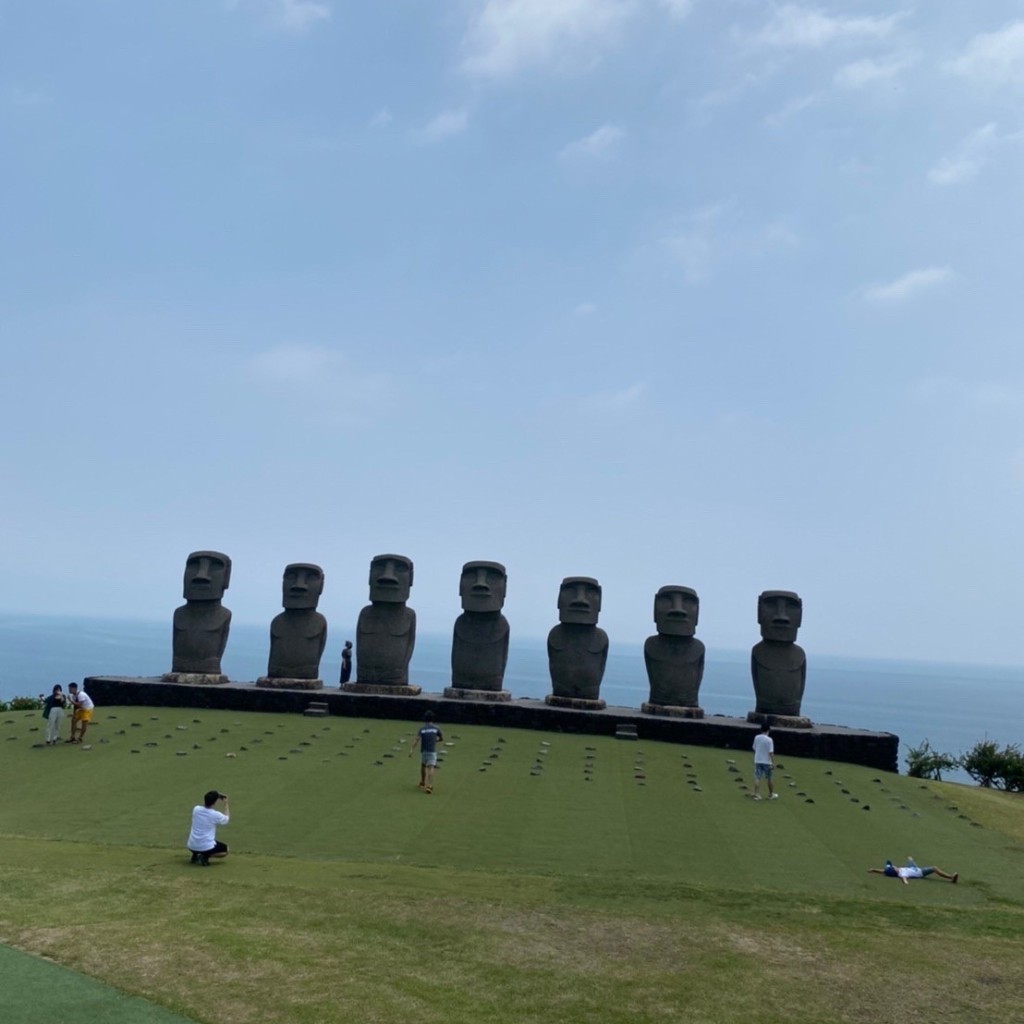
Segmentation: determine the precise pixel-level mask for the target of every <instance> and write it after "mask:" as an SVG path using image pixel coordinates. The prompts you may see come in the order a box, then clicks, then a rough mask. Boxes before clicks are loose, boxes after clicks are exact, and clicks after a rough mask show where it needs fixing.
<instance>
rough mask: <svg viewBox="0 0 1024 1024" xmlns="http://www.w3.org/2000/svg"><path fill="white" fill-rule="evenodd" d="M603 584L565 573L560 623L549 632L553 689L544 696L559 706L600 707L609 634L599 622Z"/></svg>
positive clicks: (561, 594)
mask: <svg viewBox="0 0 1024 1024" xmlns="http://www.w3.org/2000/svg"><path fill="white" fill-rule="evenodd" d="M600 612H601V584H600V583H598V582H597V580H595V579H591V578H590V577H589V576H566V578H565V579H564V580H562V586H561V588H560V589H559V591H558V620H559V624H558V625H557V626H555V627H554V628H553V629H552V630H551V632H550V633H548V671H549V672H550V673H551V689H552V692H551V693H550V694H548V696H547V697H545V698H544V700H545V702H546V703H548V704H554V705H557V706H559V707H569V708H580V709H584V710H600V709H601V708H603V707H604V706H605V703H604V701H603V700H601V698H600V692H601V680H602V679H603V678H604V666H605V663H606V662H607V661H608V634H607V633H606V632H605V631H604V630H603V629H601V628H599V627H598V625H597V617H598V615H599V614H600Z"/></svg>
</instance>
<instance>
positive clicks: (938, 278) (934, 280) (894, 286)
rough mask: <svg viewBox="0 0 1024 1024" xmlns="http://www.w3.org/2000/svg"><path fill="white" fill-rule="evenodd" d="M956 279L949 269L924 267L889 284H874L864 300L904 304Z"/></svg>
mask: <svg viewBox="0 0 1024 1024" xmlns="http://www.w3.org/2000/svg"><path fill="white" fill-rule="evenodd" d="M954 277H955V275H954V273H953V271H952V270H951V269H950V268H949V267H924V268H922V269H921V270H911V271H910V272H909V273H907V274H904V275H903V276H902V277H898V278H896V280H895V281H890V282H888V284H874V285H870V286H869V287H867V288H865V289H864V298H865V299H867V300H868V301H869V302H902V301H903V300H904V299H909V298H911V297H912V296H914V295H919V294H920V293H921V292H925V291H929V290H930V289H932V288H938V287H939V286H940V285H944V284H947V283H949V282H950V281H952V280H953V278H954Z"/></svg>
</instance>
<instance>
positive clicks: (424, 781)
mask: <svg viewBox="0 0 1024 1024" xmlns="http://www.w3.org/2000/svg"><path fill="white" fill-rule="evenodd" d="M443 742H444V733H442V732H441V730H440V729H438V727H437V726H436V725H434V712H433V711H428V712H427V713H426V714H425V715H424V716H423V726H422V728H421V729H420V731H419V732H418V733H416V739H415V740H414V741H413V744H412V746H411V747H410V748H409V756H410V757H412V753H413V751H414V750H415V749H416V748H417V747H419V748H420V781H419V784H418V785H419V788H420V789H423V790H426V792H427V793H433V792H434V769H435V768H436V767H437V745H438V743H443Z"/></svg>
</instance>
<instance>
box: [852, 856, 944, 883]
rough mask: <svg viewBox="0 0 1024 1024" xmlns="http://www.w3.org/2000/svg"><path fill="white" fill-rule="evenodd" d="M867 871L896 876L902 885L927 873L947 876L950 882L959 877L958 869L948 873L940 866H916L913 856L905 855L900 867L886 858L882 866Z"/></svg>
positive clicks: (925, 876)
mask: <svg viewBox="0 0 1024 1024" xmlns="http://www.w3.org/2000/svg"><path fill="white" fill-rule="evenodd" d="M868 873H869V874H875V875H885V876H886V877H888V878H898V879H899V880H900V881H901V882H902V883H903V884H904V885H910V879H912V878H927V877H928V876H929V875H938V876H939V878H947V879H949V881H951V882H956V880H957V879H958V878H959V877H960V872H959V871H954V872H953V874H951V875H950V874H947V873H946V872H945V871H943V870H942V869H941V868H936V867H928V868H921V867H918V866H917V864H916V863H915V862H914V858H913V857H907V863H906V864H904V865H903V867H901V868H898V867H896V865H895V864H893V862H892V861H891V860H887V861H886V862H885V867H884V868H868Z"/></svg>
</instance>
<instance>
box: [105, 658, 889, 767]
mask: <svg viewBox="0 0 1024 1024" xmlns="http://www.w3.org/2000/svg"><path fill="white" fill-rule="evenodd" d="M85 688H86V691H87V692H88V694H89V696H90V697H92V699H93V700H94V701H95V702H96V704H97V707H98V708H102V707H103V705H107V706H113V705H129V706H132V705H134V706H139V705H141V706H145V707H180V708H213V709H219V710H230V711H271V712H277V713H290V714H301V713H302V712H303V711H304V710H305V709H306V708H307V707H308V706H309V704H310V703H311V702H313V701H316V702H319V703H324V704H326V705H327V706H328V709H329V711H330V714H331V715H332V716H338V717H348V718H394V719H400V720H403V721H411V722H418V721H421V720H422V718H423V713H424V712H425V711H427V710H428V709H429V710H431V711H433V712H434V715H435V716H436V718H437V720H438V722H439V723H442V724H443V723H448V724H450V725H493V726H500V727H502V728H506V729H539V730H542V731H545V732H571V733H584V734H587V735H593V736H614V735H615V732H616V729H617V728H618V727H619V726H620V725H632V726H635V727H636V732H637V738H638V739H650V740H661V741H663V742H666V743H682V744H691V745H693V746H700V747H720V748H722V749H724V750H740V751H744V752H746V751H750V749H751V745H752V744H753V741H754V736H755V734H756V733H757V731H758V727H757V726H756V725H752V724H750V723H749V722H747V721H746V720H744V719H742V718H727V717H724V716H709V717H707V718H702V719H680V718H661V717H659V716H656V715H647V714H644V713H642V712H641V711H638V710H637V709H635V708H616V707H609V708H605V709H604V710H603V711H577V710H570V709H568V708H556V707H549V706H548V705H547V704H545V703H544V702H543V701H540V700H528V699H521V700H513V701H509V702H507V703H491V702H476V701H462V700H449V699H448V698H445V697H443V696H441V694H430V693H424V694H421V695H420V696H418V697H391V696H379V695H373V694H355V693H342V692H341V691H340V690H337V689H330V690H327V689H324V690H279V689H263V688H261V687H257V686H246V685H242V684H239V683H230V684H228V685H222V686H190V685H184V684H180V683H165V682H162V681H161V680H159V679H144V678H134V677H126V676H90V677H88V678H86V680H85ZM772 736H773V737H774V738H775V752H776V753H777V754H780V755H783V756H785V755H792V756H795V757H815V758H820V759H822V760H826V761H844V762H847V763H849V764H860V765H866V766H867V767H869V768H877V769H879V770H881V771H886V772H896V771H898V750H899V737H898V736H895V735H893V734H892V733H889V732H866V731H864V730H859V729H847V728H844V727H842V726H830V725H829V726H826V725H822V726H814V727H813V728H811V729H784V728H780V727H774V728H773V729H772Z"/></svg>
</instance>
